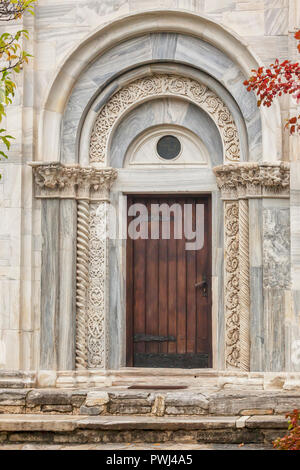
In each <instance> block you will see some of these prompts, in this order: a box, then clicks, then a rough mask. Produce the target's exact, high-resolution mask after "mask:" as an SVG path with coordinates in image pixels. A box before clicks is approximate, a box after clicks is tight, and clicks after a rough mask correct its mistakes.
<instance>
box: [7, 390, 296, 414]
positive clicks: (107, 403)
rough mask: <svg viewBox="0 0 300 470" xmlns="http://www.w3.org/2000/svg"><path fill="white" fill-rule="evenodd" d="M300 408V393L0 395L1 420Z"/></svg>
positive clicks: (65, 392)
mask: <svg viewBox="0 0 300 470" xmlns="http://www.w3.org/2000/svg"><path fill="white" fill-rule="evenodd" d="M295 408H300V393H299V392H297V393H296V392H286V391H276V392H275V391H273V392H271V391H252V390H250V391H243V390H240V391H228V390H227V391H226V390H214V389H209V388H207V389H201V390H200V391H199V390H198V389H193V388H187V389H183V390H182V389H180V390H132V389H128V388H124V387H123V388H120V387H119V388H118V387H107V388H102V389H101V388H99V389H97V390H95V389H93V390H87V389H82V390H78V389H75V390H70V389H66V390H64V389H0V416H1V414H8V413H12V414H22V413H24V414H33V413H39V414H56V415H60V414H65V415H71V416H72V415H89V416H97V415H102V416H103V415H106V416H112V415H125V416H126V415H144V416H158V417H161V416H184V415H185V416H201V415H208V416H213V415H216V416H237V415H239V416H245V415H246V416H252V415H284V414H286V413H287V412H290V411H292V410H293V409H295Z"/></svg>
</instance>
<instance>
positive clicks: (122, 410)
mask: <svg viewBox="0 0 300 470" xmlns="http://www.w3.org/2000/svg"><path fill="white" fill-rule="evenodd" d="M108 411H109V413H112V414H124V415H126V414H128V415H134V414H145V413H151V406H137V405H136V404H135V403H134V404H133V405H127V404H125V403H124V402H123V403H118V404H109V405H108Z"/></svg>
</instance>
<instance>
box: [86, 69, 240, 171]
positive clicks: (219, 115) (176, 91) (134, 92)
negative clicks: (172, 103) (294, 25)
mask: <svg viewBox="0 0 300 470" xmlns="http://www.w3.org/2000/svg"><path fill="white" fill-rule="evenodd" d="M157 96H161V97H162V96H178V97H184V98H188V99H190V100H191V101H192V102H193V103H195V104H197V105H198V106H200V107H201V108H202V109H204V110H205V111H206V112H207V113H208V114H209V115H210V116H211V118H212V119H213V120H214V122H215V123H216V125H217V127H218V129H219V131H220V134H221V137H222V141H223V146H224V159H225V161H238V160H239V159H240V143H239V138H238V131H237V128H236V125H235V122H234V119H233V117H232V115H231V113H230V111H229V109H228V107H227V106H226V105H225V103H224V102H223V101H222V100H221V99H220V98H219V97H218V96H217V95H216V94H215V93H214V92H213V91H211V90H210V89H209V88H207V87H206V86H205V85H202V84H201V83H199V82H197V81H196V80H193V79H191V78H186V77H181V76H177V75H152V76H149V77H146V78H141V79H138V80H135V81H134V82H132V83H130V84H129V85H128V86H126V87H124V88H122V89H121V90H119V91H118V92H117V93H115V94H114V95H113V96H112V97H111V98H110V100H109V101H108V102H107V103H106V104H105V105H104V106H103V108H102V109H101V111H100V113H99V115H98V117H97V120H96V122H95V125H94V129H93V132H92V136H91V142H90V161H91V162H102V163H104V162H105V159H106V155H107V146H108V142H109V136H110V133H111V131H112V128H113V126H114V124H115V123H116V121H117V120H118V119H119V118H120V117H121V116H122V114H123V113H124V112H125V111H126V110H128V109H129V108H130V107H131V106H132V105H133V104H136V103H138V102H141V101H143V100H145V99H147V98H150V97H157Z"/></svg>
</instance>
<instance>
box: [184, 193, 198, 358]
mask: <svg viewBox="0 0 300 470" xmlns="http://www.w3.org/2000/svg"><path fill="white" fill-rule="evenodd" d="M186 203H187V204H192V208H193V211H192V230H193V231H195V225H196V224H195V222H196V220H195V218H196V204H195V199H187V200H186ZM186 260H187V312H186V314H187V352H188V353H194V352H196V287H195V284H196V282H197V281H196V250H188V251H187V252H186Z"/></svg>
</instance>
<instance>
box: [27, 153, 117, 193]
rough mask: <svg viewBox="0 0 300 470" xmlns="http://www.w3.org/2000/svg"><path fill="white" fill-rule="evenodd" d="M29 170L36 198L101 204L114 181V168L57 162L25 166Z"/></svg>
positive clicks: (115, 172)
mask: <svg viewBox="0 0 300 470" xmlns="http://www.w3.org/2000/svg"><path fill="white" fill-rule="evenodd" d="M29 165H30V166H32V169H33V175H34V181H35V197H36V198H58V199H85V200H90V201H103V200H106V199H108V195H109V190H110V187H111V185H112V183H113V182H114V180H115V179H116V177H117V170H115V169H114V168H94V167H91V166H89V167H81V166H80V165H63V164H62V163H59V162H47V163H39V162H32V163H29Z"/></svg>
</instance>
